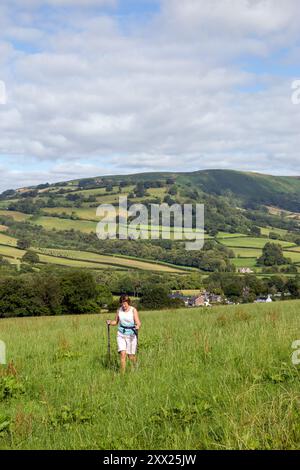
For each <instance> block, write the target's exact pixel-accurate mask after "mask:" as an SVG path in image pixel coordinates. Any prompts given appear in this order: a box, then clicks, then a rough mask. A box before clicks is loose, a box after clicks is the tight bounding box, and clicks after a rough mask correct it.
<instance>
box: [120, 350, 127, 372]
mask: <svg viewBox="0 0 300 470" xmlns="http://www.w3.org/2000/svg"><path fill="white" fill-rule="evenodd" d="M126 356H127V354H126V351H120V369H121V372H122V374H124V372H125V369H126Z"/></svg>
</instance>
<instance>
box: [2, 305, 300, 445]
mask: <svg viewBox="0 0 300 470" xmlns="http://www.w3.org/2000/svg"><path fill="white" fill-rule="evenodd" d="M299 307H300V301H288V302H277V303H273V304H271V305H270V304H264V305H255V304H249V305H235V306H219V307H213V308H211V309H208V310H206V309H183V310H177V311H161V312H141V314H140V316H141V320H142V329H141V332H140V344H139V367H138V368H137V370H131V368H130V367H129V368H128V370H127V372H126V374H125V375H124V376H121V375H120V374H119V372H118V357H117V353H116V344H115V334H116V329H114V328H112V339H111V342H112V362H111V363H110V364H109V363H108V361H107V331H106V325H105V319H106V318H108V317H109V315H106V314H104V315H103V314H101V315H81V316H74V315H72V316H61V317H38V318H18V319H1V320H0V340H2V341H5V343H6V346H7V359H8V365H7V366H0V448H1V449H296V448H299V446H300V411H299V410H300V391H299V378H300V370H299V368H297V367H296V366H293V365H292V363H291V354H292V348H291V344H292V342H293V341H295V340H297V339H300V316H299ZM110 318H112V316H110Z"/></svg>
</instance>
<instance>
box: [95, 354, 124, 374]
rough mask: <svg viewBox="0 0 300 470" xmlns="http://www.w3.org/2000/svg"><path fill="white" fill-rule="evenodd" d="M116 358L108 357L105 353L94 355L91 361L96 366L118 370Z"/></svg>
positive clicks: (118, 365)
mask: <svg viewBox="0 0 300 470" xmlns="http://www.w3.org/2000/svg"><path fill="white" fill-rule="evenodd" d="M118 359H119V358H116V357H111V358H110V359H109V357H108V356H107V354H105V355H103V356H100V355H99V356H94V357H93V360H92V362H93V365H94V366H95V367H96V368H99V369H105V370H111V371H113V372H118V371H119V370H120V364H119V360H118Z"/></svg>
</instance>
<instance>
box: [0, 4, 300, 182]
mask: <svg viewBox="0 0 300 470" xmlns="http://www.w3.org/2000/svg"><path fill="white" fill-rule="evenodd" d="M299 59H300V9H299V2H298V0H285V1H282V0H209V1H208V0H43V1H40V0H26V1H24V0H1V3H0V174H1V177H0V191H4V190H6V189H9V188H18V187H22V186H28V185H33V184H39V183H45V182H56V181H65V180H71V179H75V178H83V177H89V176H98V175H109V174H130V173H137V172H144V171H196V170H201V169H210V168H221V169H236V170H242V171H256V172H261V173H268V174H274V175H300V159H299V149H300V104H298V105H297V104H295V102H294V103H293V100H292V93H293V90H292V83H293V82H294V81H295V80H300V61H299ZM4 85H5V99H4V97H3V93H4V91H3V89H4ZM1 95H2V99H1ZM294 101H295V100H294Z"/></svg>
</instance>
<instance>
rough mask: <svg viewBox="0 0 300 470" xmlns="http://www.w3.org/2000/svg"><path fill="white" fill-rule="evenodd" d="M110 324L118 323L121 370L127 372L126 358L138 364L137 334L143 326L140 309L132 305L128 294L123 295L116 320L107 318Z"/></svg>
mask: <svg viewBox="0 0 300 470" xmlns="http://www.w3.org/2000/svg"><path fill="white" fill-rule="evenodd" d="M106 323H107V324H108V325H111V326H116V325H118V334H117V343H118V353H119V354H120V367H121V372H122V373H124V372H125V368H126V358H127V356H128V358H129V359H130V360H131V361H132V363H133V364H136V351H137V335H138V330H139V329H140V327H141V322H140V319H139V314H138V311H137V309H136V308H135V307H132V306H131V305H130V298H129V297H128V295H121V297H120V308H119V309H118V311H117V314H116V318H115V320H113V321H111V320H107V322H106Z"/></svg>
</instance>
